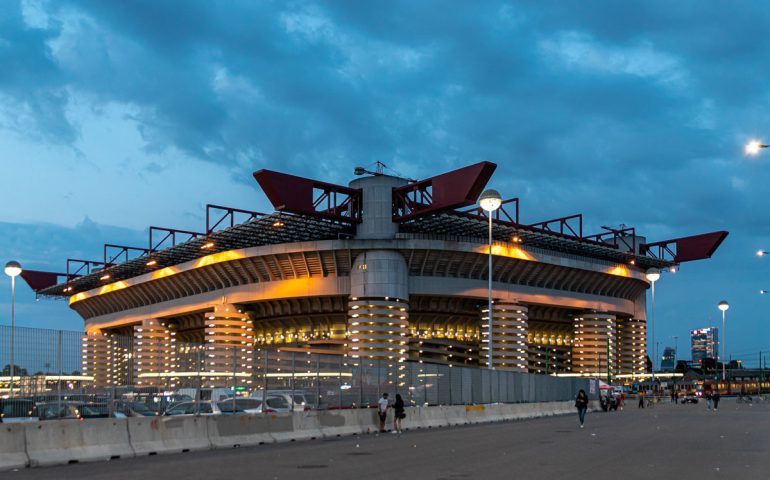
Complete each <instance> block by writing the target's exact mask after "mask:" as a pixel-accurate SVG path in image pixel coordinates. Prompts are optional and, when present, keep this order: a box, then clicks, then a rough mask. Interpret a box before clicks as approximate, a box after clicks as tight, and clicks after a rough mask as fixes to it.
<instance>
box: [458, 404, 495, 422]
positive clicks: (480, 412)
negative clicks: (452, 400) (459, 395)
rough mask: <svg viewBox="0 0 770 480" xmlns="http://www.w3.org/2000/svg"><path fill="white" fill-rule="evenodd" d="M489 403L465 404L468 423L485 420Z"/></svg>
mask: <svg viewBox="0 0 770 480" xmlns="http://www.w3.org/2000/svg"><path fill="white" fill-rule="evenodd" d="M489 406H490V405H465V406H464V407H463V408H464V409H465V417H466V419H467V420H468V423H470V424H475V423H484V422H486V414H487V407H489Z"/></svg>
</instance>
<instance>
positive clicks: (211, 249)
mask: <svg viewBox="0 0 770 480" xmlns="http://www.w3.org/2000/svg"><path fill="white" fill-rule="evenodd" d="M495 169H496V165H495V164H493V163H489V162H481V163H477V164H474V165H469V166H466V167H464V168H460V169H458V170H454V171H451V172H447V173H443V174H440V175H437V176H434V177H431V178H428V179H424V180H411V179H405V178H399V177H396V176H391V175H386V174H384V173H383V170H382V169H381V168H378V169H377V171H373V172H369V171H366V170H365V169H363V168H360V167H359V168H357V169H356V174H357V178H355V179H354V180H352V181H351V182H350V183H349V185H348V186H341V185H334V184H330V183H326V182H323V181H317V180H313V179H308V178H302V177H297V176H293V175H288V174H285V173H280V172H275V171H270V170H260V171H257V172H255V173H254V178H255V180H256V182H257V184H258V185H259V187H261V189H262V191H263V192H264V193H265V195H266V196H267V198H268V200H269V201H270V202H271V204H272V205H273V207H274V208H275V212H273V213H260V212H256V211H251V210H249V209H242V208H230V207H224V206H219V205H207V207H206V225H205V228H203V229H201V230H200V231H186V230H178V229H173V228H162V227H156V226H152V227H150V228H149V241H148V244H147V245H146V246H142V247H138V246H122V245H112V244H108V245H105V246H104V250H103V252H101V253H102V258H101V259H99V260H98V261H92V260H81V259H68V260H67V268H66V271H65V272H62V273H59V272H42V271H29V270H25V271H24V272H23V274H22V276H23V277H24V279H25V280H26V281H27V283H28V284H29V285H30V286H31V287H32V288H33V289H34V290H35V291H36V293H37V295H38V296H41V297H48V298H65V299H68V301H69V306H70V308H72V309H73V310H75V311H76V312H77V313H78V314H79V315H80V316H82V318H83V320H84V322H85V324H84V326H85V329H84V335H83V339H82V366H83V368H82V370H83V372H82V373H83V374H84V375H89V376H91V377H93V383H94V385H95V386H99V387H106V386H111V385H132V384H133V385H147V386H152V385H160V384H161V383H165V384H168V382H169V381H171V382H172V383H173V382H175V381H177V380H178V379H180V378H183V377H185V376H186V375H188V374H189V373H190V370H191V367H190V366H189V360H188V357H189V345H191V344H200V345H205V357H206V361H205V364H206V367H205V371H206V374H205V377H206V382H207V383H208V384H210V386H217V385H218V383H219V379H220V378H222V377H227V376H229V375H231V374H232V375H236V374H237V375H238V376H239V377H241V378H249V377H250V376H251V375H252V374H253V373H252V372H254V369H255V368H256V367H255V365H256V364H257V363H258V362H259V358H260V357H259V352H263V351H272V350H276V351H283V352H309V353H313V354H328V355H338V356H340V357H344V358H346V359H349V360H350V361H351V362H355V361H357V360H358V359H380V360H383V359H384V360H387V361H392V362H404V361H406V362H418V363H425V364H439V365H448V366H463V367H480V368H486V367H489V366H490V365H489V359H490V356H491V359H492V360H491V362H492V365H491V366H492V367H493V368H494V369H497V370H510V371H516V372H523V373H526V372H529V373H541V374H548V375H566V376H635V375H640V374H642V373H644V372H645V369H646V356H647V349H646V344H647V340H646V338H647V328H646V325H647V317H646V290H647V289H648V288H649V287H650V282H649V281H648V279H647V276H646V273H647V272H648V271H649V270H650V269H657V270H675V269H676V268H678V266H679V264H681V263H683V262H689V261H694V260H700V259H706V258H709V257H711V255H712V254H713V253H714V252H715V251H716V249H717V248H718V247H719V245H720V244H721V242H722V241H723V240H724V238H725V237H726V236H727V232H723V231H720V232H712V233H706V234H699V235H694V236H690V237H684V238H677V239H672V240H664V241H655V242H648V241H647V239H646V238H645V237H643V236H641V235H639V234H638V233H637V232H636V230H635V229H634V228H632V227H620V228H609V227H603V230H602V231H601V232H599V233H596V234H589V235H584V232H583V217H582V215H580V214H577V215H571V216H567V217H563V218H557V219H553V220H546V221H540V222H536V223H527V224H524V223H522V222H520V218H519V199H518V198H510V199H501V202H500V203H501V204H500V206H499V208H498V209H496V210H494V211H493V212H490V213H489V214H487V213H486V212H485V211H484V210H483V209H481V208H480V206H479V204H478V199H479V196H480V195H481V193H482V191H483V190H484V189H485V187H486V185H487V183H488V182H489V180H490V179H491V177H492V175H493V173H494V171H495ZM490 218H491V220H490ZM490 231H491V239H492V241H490V239H489V237H488V235H489V232H490ZM490 253H491V258H492V261H491V265H492V266H491V270H490V268H489V266H488V265H489V258H490ZM490 275H491V278H492V284H491V297H492V299H493V305H492V311H491V315H490V312H489V307H488V303H487V302H488V296H489V292H490V287H489V283H488V281H489V278H490ZM490 316H491V328H490V319H489V317H490ZM490 334H491V335H490ZM490 336H491V342H490ZM126 339H129V340H128V341H126ZM490 344H491V352H490ZM490 353H491V355H490ZM236 357H237V358H236ZM234 370H237V371H234ZM247 383H248V382H247Z"/></svg>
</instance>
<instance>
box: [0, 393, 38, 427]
mask: <svg viewBox="0 0 770 480" xmlns="http://www.w3.org/2000/svg"><path fill="white" fill-rule="evenodd" d="M35 421H37V416H35V402H33V401H32V400H31V399H28V398H10V399H3V400H0V423H21V422H35Z"/></svg>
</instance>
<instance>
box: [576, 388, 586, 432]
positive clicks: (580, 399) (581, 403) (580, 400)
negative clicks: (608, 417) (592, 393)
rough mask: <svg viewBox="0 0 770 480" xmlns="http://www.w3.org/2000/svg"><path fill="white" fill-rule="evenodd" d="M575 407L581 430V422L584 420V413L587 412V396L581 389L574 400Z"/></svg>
mask: <svg viewBox="0 0 770 480" xmlns="http://www.w3.org/2000/svg"><path fill="white" fill-rule="evenodd" d="M575 407H576V408H577V411H578V419H579V420H580V428H583V422H584V421H585V418H586V411H587V410H588V395H586V391H585V390H583V389H582V388H581V389H580V391H579V392H578V394H577V397H576V398H575Z"/></svg>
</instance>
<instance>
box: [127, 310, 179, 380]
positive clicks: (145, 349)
mask: <svg viewBox="0 0 770 480" xmlns="http://www.w3.org/2000/svg"><path fill="white" fill-rule="evenodd" d="M170 346H171V342H170V336H169V331H168V328H166V327H165V325H163V324H161V322H160V320H158V319H156V318H148V319H145V320H143V321H142V323H141V324H139V325H134V356H135V359H134V378H135V379H136V384H137V385H142V386H161V385H165V384H166V378H165V376H164V374H165V373H167V372H169V357H170V355H171V348H170Z"/></svg>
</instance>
